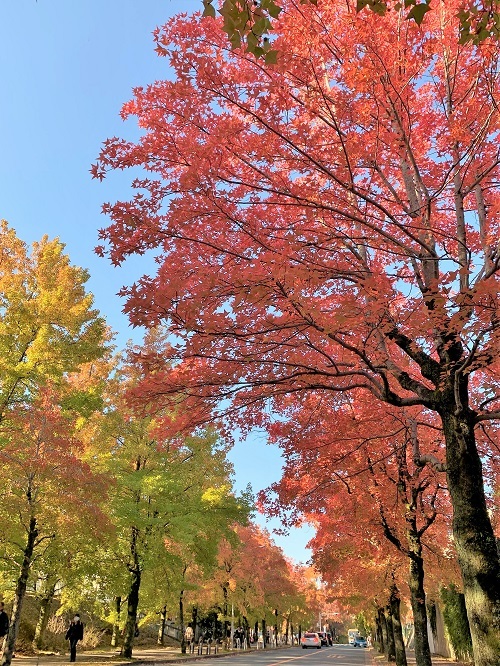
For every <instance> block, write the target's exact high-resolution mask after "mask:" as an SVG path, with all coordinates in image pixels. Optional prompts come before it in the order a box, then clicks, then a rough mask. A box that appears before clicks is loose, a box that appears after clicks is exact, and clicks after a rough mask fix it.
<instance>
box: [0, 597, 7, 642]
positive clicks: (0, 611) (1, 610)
mask: <svg viewBox="0 0 500 666" xmlns="http://www.w3.org/2000/svg"><path fill="white" fill-rule="evenodd" d="M8 633H9V616H8V615H7V613H6V612H5V607H4V603H3V601H0V638H3V637H4V636H7V634H8Z"/></svg>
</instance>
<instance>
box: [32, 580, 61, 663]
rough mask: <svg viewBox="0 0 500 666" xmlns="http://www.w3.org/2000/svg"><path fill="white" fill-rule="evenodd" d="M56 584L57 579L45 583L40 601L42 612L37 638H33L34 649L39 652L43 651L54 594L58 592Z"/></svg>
mask: <svg viewBox="0 0 500 666" xmlns="http://www.w3.org/2000/svg"><path fill="white" fill-rule="evenodd" d="M56 584H57V579H55V578H48V579H47V580H46V581H45V590H44V593H43V596H42V598H41V599H40V612H39V614H38V622H37V623H36V627H35V636H34V637H33V647H34V648H36V649H37V650H41V649H42V645H43V637H44V635H45V630H46V629H47V622H48V621H49V617H50V607H51V606H52V599H53V598H54V593H55V591H56Z"/></svg>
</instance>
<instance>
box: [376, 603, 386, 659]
mask: <svg viewBox="0 0 500 666" xmlns="http://www.w3.org/2000/svg"><path fill="white" fill-rule="evenodd" d="M378 616H379V622H380V630H381V638H382V640H381V641H380V653H381V654H385V655H386V656H387V644H388V638H387V620H386V617H385V612H384V609H383V608H379V609H378Z"/></svg>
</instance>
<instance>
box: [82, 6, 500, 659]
mask: <svg viewBox="0 0 500 666" xmlns="http://www.w3.org/2000/svg"><path fill="white" fill-rule="evenodd" d="M460 8H461V5H460V3H458V2H447V3H441V4H440V5H439V6H437V7H436V9H435V10H433V11H432V12H427V16H426V18H425V22H423V23H422V26H418V25H416V24H415V22H412V21H406V22H404V23H401V21H400V17H399V14H398V13H397V12H393V11H391V12H386V13H385V15H384V16H378V15H375V14H374V13H371V14H366V15H363V17H362V18H361V16H360V14H357V13H356V12H355V11H354V9H353V8H352V7H350V6H349V4H347V5H346V4H345V3H340V2H333V1H332V2H328V3H322V4H320V3H318V6H317V7H315V6H314V5H311V4H310V3H309V4H306V5H302V4H301V5H298V6H295V5H293V6H292V3H290V5H287V12H283V15H282V17H281V18H280V22H279V30H278V24H277V29H276V34H275V39H274V42H273V48H276V50H278V51H279V52H280V59H279V62H278V64H277V65H276V66H274V65H272V64H266V63H265V62H264V63H263V62H262V61H261V60H256V59H255V58H254V57H253V56H252V55H250V54H248V53H247V52H245V51H243V50H239V49H235V50H231V49H230V48H229V46H228V44H227V36H226V34H225V33H224V31H223V30H222V27H221V25H220V23H219V22H218V21H217V20H214V19H213V18H210V17H206V18H205V19H202V20H199V19H197V18H196V17H194V18H193V17H179V18H175V19H173V20H172V21H170V22H169V23H168V24H167V25H166V26H165V27H164V28H162V29H158V30H157V31H156V32H155V39H156V42H157V45H158V51H159V52H160V54H163V55H168V57H169V61H170V64H171V66H172V68H173V71H174V77H173V80H171V81H158V82H156V83H154V84H151V85H149V86H147V87H146V88H139V89H137V90H136V91H135V97H134V99H133V100H131V101H130V102H128V103H127V104H125V105H124V107H123V111H122V114H123V117H129V116H134V115H135V116H137V118H138V122H139V125H140V127H141V128H142V130H143V134H142V136H141V138H140V139H139V140H138V141H137V142H136V143H134V142H129V141H126V140H124V139H119V138H114V139H110V140H108V141H107V142H106V144H105V146H104V148H103V150H102V151H101V153H100V155H99V159H98V161H97V163H96V164H95V165H94V166H93V167H92V173H93V174H94V176H95V177H98V178H103V177H104V176H105V174H106V172H107V171H108V170H109V169H127V168H129V167H142V169H143V170H144V171H143V173H144V177H140V178H136V179H135V180H134V181H133V183H132V185H133V188H134V190H135V195H134V196H133V197H132V198H131V200H130V201H121V202H117V203H114V204H106V205H105V206H104V212H105V213H107V214H108V215H109V216H110V218H111V220H110V224H109V226H108V227H107V229H103V230H102V232H101V237H102V239H103V241H104V246H103V247H102V248H100V251H101V252H102V253H106V252H107V253H108V254H109V257H110V258H111V260H112V261H113V263H120V262H122V261H124V260H125V259H126V258H127V256H129V255H131V254H134V253H138V254H142V253H144V251H145V250H146V249H150V248H156V249H157V251H158V254H159V256H158V263H157V266H158V270H157V273H156V274H155V275H151V276H145V277H144V278H142V279H141V281H140V282H138V283H137V284H135V285H133V286H131V287H130V288H128V289H124V292H123V293H124V295H125V296H126V297H127V302H126V305H125V308H126V310H127V312H128V313H129V315H130V319H131V321H132V322H133V323H134V324H138V325H145V326H154V325H157V324H158V323H159V322H164V323H165V325H166V326H167V329H168V330H169V332H170V333H171V335H172V338H171V340H172V344H171V346H170V347H166V348H165V349H164V350H163V351H162V352H161V353H159V354H149V355H148V354H145V355H143V356H142V357H141V358H140V359H139V361H140V363H141V364H142V366H143V371H144V375H145V379H144V381H143V383H142V384H141V386H140V389H138V391H137V397H138V398H142V399H143V400H147V401H151V400H152V399H153V397H154V399H155V400H156V401H160V403H161V404H165V405H167V404H169V403H171V404H178V396H180V395H182V396H183V399H184V405H185V406H186V407H187V409H185V410H183V413H182V414H180V415H179V416H180V418H179V420H178V421H177V423H176V427H181V426H183V425H187V424H188V423H190V424H191V425H193V424H194V423H203V422H205V421H207V420H210V419H213V418H214V416H215V417H216V416H217V414H218V413H219V414H220V413H221V411H223V412H224V417H225V419H226V421H225V422H226V426H227V428H228V429H229V428H230V427H232V426H234V425H239V426H241V427H243V428H247V429H249V428H252V427H254V426H256V425H258V426H265V427H267V426H268V425H269V423H270V421H271V418H270V416H269V414H270V412H269V408H271V409H272V410H273V411H274V413H277V414H279V413H280V412H283V410H284V409H285V404H286V399H287V396H290V395H295V396H297V397H300V395H301V394H307V393H317V394H320V395H322V396H323V397H324V400H326V401H332V402H335V401H336V400H337V399H338V396H348V395H355V394H356V393H357V392H360V393H365V392H366V393H368V394H371V395H373V396H374V397H375V399H376V400H377V401H379V402H380V403H385V404H388V405H391V406H394V407H398V408H400V409H405V410H410V414H411V413H412V410H415V409H421V410H423V412H424V413H429V414H432V415H433V417H432V418H436V419H437V420H438V423H439V427H440V429H441V432H442V438H443V444H444V446H445V451H446V460H445V462H446V469H447V484H448V489H449V491H450V495H451V500H452V505H453V511H454V518H453V530H454V539H455V544H456V547H457V552H458V557H459V561H460V564H461V570H462V575H463V578H464V584H465V594H466V599H467V603H468V605H469V609H470V616H471V618H472V625H473V626H472V636H473V644H474V651H475V658H476V663H477V664H479V665H480V666H490V665H492V664H495V663H496V662H497V661H498V651H499V649H500V646H499V645H498V642H497V638H496V636H498V629H499V627H498V624H497V621H498V620H497V619H495V618H498V617H500V614H499V613H498V612H497V611H498V607H499V604H500V599H499V596H498V595H499V592H498V590H499V589H500V586H499V584H498V581H499V576H500V565H499V561H498V553H497V550H496V543H495V538H494V534H493V529H492V526H491V521H490V518H489V515H488V510H487V505H486V497H485V492H484V482H483V475H482V464H481V458H480V455H479V449H478V439H477V438H478V437H479V438H481V437H482V435H477V433H479V432H481V431H482V430H483V429H484V430H485V431H486V432H487V433H489V436H491V434H492V433H494V432H496V425H495V423H496V421H497V420H498V418H499V417H500V410H499V409H498V407H499V400H500V393H499V384H498V352H499V349H498V343H499V330H500V329H499V325H498V320H497V316H496V311H497V307H498V268H499V265H500V262H499V257H500V255H499V252H498V247H497V240H496V239H497V236H498V226H499V222H500V220H499V215H498V211H499V207H498V191H497V187H496V186H497V183H498V176H499V154H498V141H497V137H498V126H499V113H498V92H499V91H498V88H499V77H498V57H499V51H498V48H497V44H496V43H495V42H494V41H492V40H489V39H485V41H484V42H482V44H481V45H480V46H479V47H476V46H474V45H473V44H471V43H466V44H461V43H460V40H459V39H458V36H459V30H460V22H459V19H458V13H459V11H460ZM106 244H107V245H106ZM166 361H167V362H166ZM168 426H169V424H168V423H165V427H168ZM492 609H497V611H494V612H493V614H491V613H492ZM483 613H484V615H483ZM480 617H483V620H480V619H479V618H480ZM474 618H475V619H474ZM475 620H477V622H476V624H475V625H474V622H475ZM486 627H489V629H485V628H486Z"/></svg>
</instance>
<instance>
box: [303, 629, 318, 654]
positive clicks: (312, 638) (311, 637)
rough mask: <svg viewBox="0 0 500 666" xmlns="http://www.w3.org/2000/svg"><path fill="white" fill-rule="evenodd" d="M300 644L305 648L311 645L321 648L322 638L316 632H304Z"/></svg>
mask: <svg viewBox="0 0 500 666" xmlns="http://www.w3.org/2000/svg"><path fill="white" fill-rule="evenodd" d="M300 644H301V645H302V649H304V650H305V649H306V648H309V647H312V648H317V649H318V650H321V638H320V637H319V636H318V634H316V633H314V634H313V633H312V632H306V633H305V634H302V637H301V639H300Z"/></svg>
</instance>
